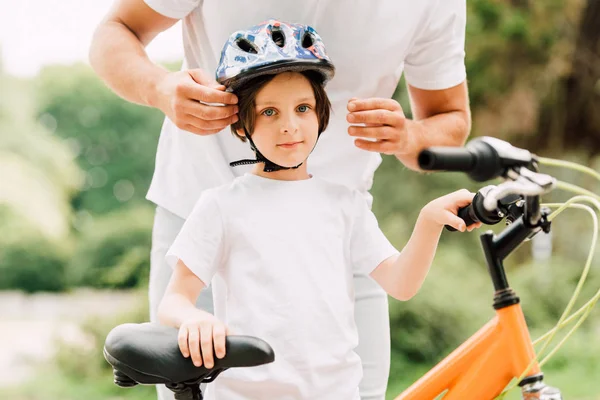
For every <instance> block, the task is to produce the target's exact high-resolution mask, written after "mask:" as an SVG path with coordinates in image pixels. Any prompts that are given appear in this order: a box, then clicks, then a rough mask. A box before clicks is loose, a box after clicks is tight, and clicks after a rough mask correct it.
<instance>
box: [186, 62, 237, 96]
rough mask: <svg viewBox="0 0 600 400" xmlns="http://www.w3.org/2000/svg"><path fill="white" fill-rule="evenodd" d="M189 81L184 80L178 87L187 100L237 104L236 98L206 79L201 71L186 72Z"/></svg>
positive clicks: (211, 80) (209, 79)
mask: <svg viewBox="0 0 600 400" xmlns="http://www.w3.org/2000/svg"><path fill="white" fill-rule="evenodd" d="M187 72H188V74H189V75H190V77H191V80H186V81H185V83H182V84H181V85H179V86H178V90H180V91H181V92H182V94H185V95H187V96H188V97H189V98H191V99H194V100H198V101H202V102H204V103H221V104H237V96H236V95H234V94H233V93H229V92H226V91H225V87H224V86H223V85H220V84H218V83H217V82H215V80H214V79H212V78H207V77H206V73H205V72H204V71H202V70H199V69H195V70H190V71H187Z"/></svg>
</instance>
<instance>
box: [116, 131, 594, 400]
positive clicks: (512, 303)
mask: <svg viewBox="0 0 600 400" xmlns="http://www.w3.org/2000/svg"><path fill="white" fill-rule="evenodd" d="M540 159H541V158H538V157H537V156H535V155H533V154H531V153H530V152H529V151H527V150H523V149H519V148H516V147H513V146H512V145H510V144H509V143H507V142H504V141H501V140H498V139H494V138H490V137H483V138H478V139H474V140H472V141H471V142H469V143H468V144H467V145H466V146H465V147H462V148H455V147H454V148H450V147H433V148H429V149H426V150H424V151H423V152H421V154H420V155H419V165H420V166H421V168H422V169H424V170H430V171H434V170H441V171H460V172H465V173H467V174H468V175H469V177H470V178H471V179H473V180H475V181H477V182H484V181H488V180H491V179H494V178H498V177H501V178H504V179H505V181H504V182H502V183H500V184H498V185H496V186H494V185H489V186H486V187H484V188H482V189H480V190H479V191H478V192H477V194H476V195H475V197H474V199H473V202H472V203H471V204H470V205H469V206H468V207H465V208H463V209H461V210H459V216H460V217H461V218H463V220H465V222H466V225H467V226H468V225H470V224H472V223H473V222H477V221H481V222H483V223H484V224H487V225H493V224H497V223H499V222H501V221H502V220H506V221H507V223H508V226H507V227H506V228H505V229H504V230H503V231H502V232H500V233H499V234H497V235H495V234H493V233H492V232H491V231H488V232H485V233H483V234H482V235H481V244H482V247H483V251H484V254H485V259H486V262H487V266H488V271H489V274H490V278H491V280H492V283H493V286H494V291H495V292H494V301H493V307H494V309H495V312H496V316H495V317H494V318H493V319H492V320H491V321H490V322H488V323H487V324H486V325H485V326H483V327H482V328H481V329H480V330H479V331H478V332H477V333H475V334H474V335H473V336H472V337H471V338H469V339H468V340H467V341H465V342H464V343H463V344H462V345H461V346H459V347H458V348H457V349H456V350H454V351H453V352H452V353H451V354H450V355H449V356H447V357H446V358H445V359H444V360H442V361H441V362H440V363H439V364H438V365H436V366H435V367H434V368H433V369H431V370H430V371H429V372H428V373H426V374H425V375H424V376H423V377H422V378H421V379H419V380H418V381H417V382H415V383H414V384H413V385H412V386H410V387H409V388H408V389H406V390H405V391H404V392H403V393H402V394H400V395H399V396H398V397H396V399H395V400H423V399H436V398H439V396H443V399H444V400H456V399H461V400H465V399H474V400H481V399H494V398H496V397H497V396H501V395H502V394H503V393H505V392H506V390H505V389H506V388H507V386H509V384H510V383H511V382H512V381H514V380H515V379H516V380H517V381H518V385H519V386H520V387H521V392H522V397H523V399H524V400H534V399H537V400H561V399H562V395H561V393H560V391H559V390H558V389H556V388H553V387H550V386H547V385H546V384H545V383H544V382H543V377H544V375H543V373H542V372H541V368H540V365H541V364H542V362H538V360H537V356H536V352H535V349H534V344H533V343H532V341H531V337H530V333H529V329H528V327H527V324H526V322H525V317H524V315H523V311H522V309H521V306H520V300H519V297H518V296H517V295H516V293H515V292H514V290H512V289H511V288H510V286H509V284H508V280H507V277H506V272H505V269H504V265H503V260H504V259H505V258H506V257H507V256H508V255H509V254H510V253H511V252H512V251H514V250H515V249H516V248H517V247H518V246H519V245H520V244H521V243H523V242H524V241H526V240H528V239H530V238H532V237H533V236H534V235H536V234H537V233H539V232H542V231H543V232H546V233H548V232H549V231H550V228H551V220H552V218H553V217H554V216H555V215H556V214H557V212H559V211H562V209H564V208H565V207H566V206H569V205H570V203H569V204H567V205H562V208H560V209H559V211H557V212H555V213H554V214H550V210H549V208H547V207H542V206H541V203H540V196H541V195H543V194H546V193H548V192H550V191H551V190H553V189H554V188H555V187H557V186H560V185H559V183H560V182H557V180H556V179H555V178H553V177H551V176H550V175H547V174H543V173H540V172H539V171H538V162H539V160H540ZM544 160H546V161H547V160H548V159H544ZM592 172H593V171H592ZM593 173H595V172H593ZM595 174H596V175H595V177H596V178H598V179H599V180H600V174H597V173H595ZM562 188H567V189H570V190H576V189H573V188H572V187H571V188H569V187H567V186H565V185H562ZM580 193H584V194H585V195H587V196H578V197H576V198H573V199H572V200H570V202H571V203H574V202H576V201H579V200H586V201H590V202H592V203H594V204H595V205H596V207H597V208H598V209H599V210H600V201H599V200H600V196H595V195H594V194H592V193H590V192H581V191H580ZM584 197H587V198H584ZM553 206H556V205H553ZM581 207H586V206H581ZM594 222H595V223H596V225H597V220H596V219H595V214H594ZM447 228H448V229H449V230H452V228H450V227H447ZM596 231H597V226H596V229H595V232H596ZM595 242H596V236H594V241H593V243H595ZM590 254H593V248H592V251H591V253H590ZM590 264H591V255H590V257H589V258H588V264H587V265H586V269H585V270H584V274H583V276H582V280H581V281H580V284H579V285H578V289H579V287H580V285H581V284H582V282H583V280H584V279H585V275H587V270H589V265H590ZM576 295H577V290H576ZM575 298H576V296H574V298H573V299H572V301H571V302H569V305H568V306H567V309H566V310H565V313H564V314H563V316H562V317H561V318H560V320H559V322H558V323H557V327H556V328H555V329H554V330H553V331H551V332H550V333H549V334H547V335H546V336H544V337H543V338H542V339H548V340H547V342H546V346H544V348H543V349H542V350H541V352H543V351H544V350H545V348H546V347H547V345H548V344H549V342H550V340H552V338H553V336H554V334H555V333H556V331H557V330H558V329H559V328H561V327H563V326H564V325H566V324H567V323H570V322H571V321H573V320H574V318H575V317H577V316H579V315H581V314H583V315H582V316H581V317H580V319H579V321H578V324H577V325H576V326H575V328H573V330H572V331H571V332H570V333H572V332H573V331H574V329H576V328H577V327H578V326H579V325H580V324H581V322H583V319H585V317H587V315H588V314H589V311H590V310H591V308H592V307H593V306H594V304H595V302H596V301H597V300H598V299H599V298H600V291H599V292H598V294H597V295H596V296H594V298H592V300H590V301H589V302H588V303H586V305H584V307H582V308H580V309H579V310H578V311H577V312H576V313H574V314H573V315H571V316H570V317H568V318H567V314H568V313H569V312H570V307H572V305H573V303H574V299H575ZM563 342H564V340H563ZM560 345H562V342H561V343H560V344H559V346H560ZM556 350H557V349H555V350H554V351H556ZM226 353H227V355H226V357H225V358H223V359H220V360H219V359H217V360H215V366H214V368H213V369H212V370H206V369H205V368H204V367H199V368H198V367H195V366H194V365H193V363H192V361H191V360H190V359H187V358H184V357H183V356H182V355H181V352H180V351H179V348H178V345H177V329H175V328H168V327H163V326H159V325H154V324H139V325H136V324H125V325H122V326H119V327H117V328H115V329H114V330H113V331H111V333H110V334H109V335H108V337H107V339H106V344H105V348H104V355H105V358H106V359H107V361H108V362H109V363H110V364H111V365H112V366H113V369H114V376H115V383H116V384H118V385H120V386H132V385H135V384H137V383H140V384H166V385H167V387H169V388H170V389H171V390H173V391H174V392H175V398H176V399H181V400H183V399H186V400H187V399H189V400H200V399H202V393H201V390H200V388H199V384H200V383H205V382H206V383H208V382H210V381H212V380H214V379H215V378H216V377H217V375H218V374H219V373H221V372H222V371H224V370H225V369H227V368H233V367H248V366H255V365H261V364H265V363H269V362H273V361H274V354H273V350H272V349H271V348H270V346H269V345H268V344H267V343H266V342H264V341H262V340H260V339H257V338H252V337H246V336H229V337H227V351H226ZM552 354H553V353H551V354H550V355H552ZM543 362H544V361H543ZM482 376H483V377H485V378H483V379H482V378H480V377H482Z"/></svg>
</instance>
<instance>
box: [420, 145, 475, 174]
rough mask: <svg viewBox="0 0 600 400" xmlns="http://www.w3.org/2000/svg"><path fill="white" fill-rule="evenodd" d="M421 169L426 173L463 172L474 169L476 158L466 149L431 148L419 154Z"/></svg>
mask: <svg viewBox="0 0 600 400" xmlns="http://www.w3.org/2000/svg"><path fill="white" fill-rule="evenodd" d="M418 162H419V167H421V169H423V170H426V171H463V172H469V171H471V170H472V169H473V167H474V166H475V162H476V157H475V155H473V154H472V153H471V152H470V151H469V150H467V149H466V148H465V147H429V148H428V149H425V150H423V151H422V152H421V153H419V157H418Z"/></svg>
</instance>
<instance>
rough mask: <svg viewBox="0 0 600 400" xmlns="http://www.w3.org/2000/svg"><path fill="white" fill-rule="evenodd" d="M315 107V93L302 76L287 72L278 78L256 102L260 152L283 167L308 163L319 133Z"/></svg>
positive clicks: (255, 135)
mask: <svg viewBox="0 0 600 400" xmlns="http://www.w3.org/2000/svg"><path fill="white" fill-rule="evenodd" d="M315 106H316V101H315V95H314V92H313V89H312V87H311V85H310V82H309V81H308V79H307V78H306V77H304V76H303V75H302V74H300V73H297V72H284V73H281V74H278V75H277V76H275V78H273V79H272V80H271V81H269V82H268V83H267V84H266V85H265V86H264V87H263V88H262V89H261V90H260V91H259V92H258V93H257V95H256V99H255V112H256V120H255V124H254V132H253V133H252V140H253V141H254V144H255V145H256V147H257V148H258V150H259V151H260V152H261V153H262V154H263V155H264V156H265V157H266V158H267V159H269V160H271V161H272V162H274V163H275V164H278V165H281V166H282V167H294V166H296V165H298V164H300V163H302V162H303V161H305V160H306V158H307V157H308V155H309V154H310V152H311V151H312V149H313V147H314V146H315V143H316V141H317V136H318V133H319V122H318V118H317V113H316V111H315ZM238 133H242V132H238Z"/></svg>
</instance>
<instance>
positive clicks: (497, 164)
mask: <svg viewBox="0 0 600 400" xmlns="http://www.w3.org/2000/svg"><path fill="white" fill-rule="evenodd" d="M418 162H419V167H421V169H423V170H426V171H454V172H466V173H467V174H468V175H469V177H470V178H471V179H473V180H474V181H477V182H484V181H488V180H490V179H494V178H497V177H499V176H503V177H506V175H507V173H508V170H509V169H512V168H516V167H529V166H531V165H532V164H533V163H534V162H535V159H534V157H533V155H532V154H531V153H530V152H529V151H527V150H523V149H519V148H517V147H514V146H512V145H511V144H510V143H508V142H505V141H503V140H499V139H495V138H492V137H487V136H484V137H481V138H477V139H473V140H471V141H470V142H469V143H468V144H467V145H466V146H465V147H430V148H428V149H425V150H423V151H422V152H421V153H420V154H419V157H418Z"/></svg>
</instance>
